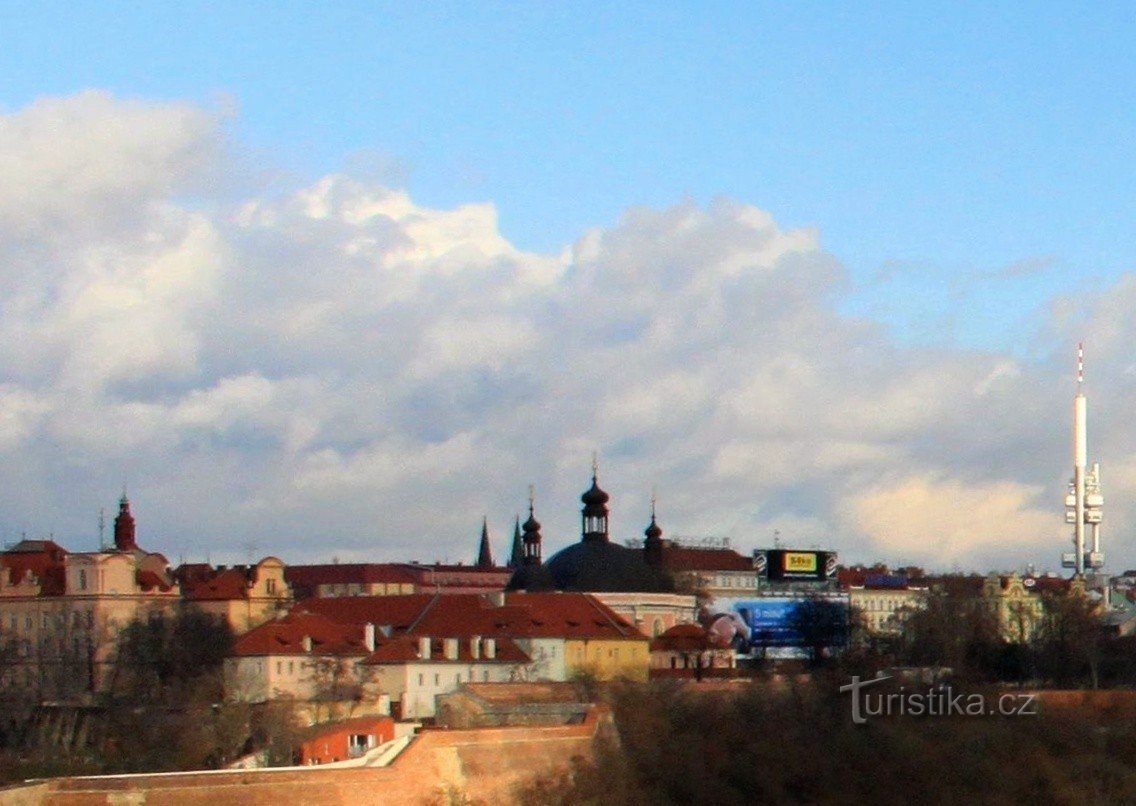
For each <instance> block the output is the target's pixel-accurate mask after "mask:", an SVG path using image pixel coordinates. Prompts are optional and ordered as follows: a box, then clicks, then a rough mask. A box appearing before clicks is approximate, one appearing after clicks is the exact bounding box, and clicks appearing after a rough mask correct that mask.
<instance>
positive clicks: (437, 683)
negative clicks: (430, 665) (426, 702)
mask: <svg viewBox="0 0 1136 806" xmlns="http://www.w3.org/2000/svg"><path fill="white" fill-rule="evenodd" d="M434 685H435V686H440V685H442V676H441V675H440V674H436V675H434Z"/></svg>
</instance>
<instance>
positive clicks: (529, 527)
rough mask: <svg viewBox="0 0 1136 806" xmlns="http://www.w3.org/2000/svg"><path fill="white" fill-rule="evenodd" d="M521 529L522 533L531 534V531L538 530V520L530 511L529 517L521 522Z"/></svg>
mask: <svg viewBox="0 0 1136 806" xmlns="http://www.w3.org/2000/svg"><path fill="white" fill-rule="evenodd" d="M521 530H522V531H524V533H525V534H527V535H531V534H532V533H533V532H539V531H540V521H538V520H537V519H536V518H535V517H534V516H533V514H532V513H531V512H530V513H529V519H528V520H527V521H525V522H524V523H523V524H521Z"/></svg>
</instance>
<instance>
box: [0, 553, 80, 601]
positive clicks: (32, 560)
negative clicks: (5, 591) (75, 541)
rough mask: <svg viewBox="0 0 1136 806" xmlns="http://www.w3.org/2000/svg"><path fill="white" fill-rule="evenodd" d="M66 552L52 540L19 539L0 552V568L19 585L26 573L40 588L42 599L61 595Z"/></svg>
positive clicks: (63, 589) (65, 573) (7, 580)
mask: <svg viewBox="0 0 1136 806" xmlns="http://www.w3.org/2000/svg"><path fill="white" fill-rule="evenodd" d="M66 561H67V550H66V549H64V548H63V547H62V546H60V545H59V544H58V543H56V542H55V541H53V540H21V541H20V542H19V543H17V544H16V545H14V546H12V547H11V548H8V549H5V550H4V551H3V552H0V568H2V569H4V571H5V572H6V576H7V579H6V580H5V581H6V582H9V583H10V584H13V585H18V584H19V583H20V582H21V581H22V580H23V579H24V578H25V577H26V576H27V575H28V574H29V573H30V574H31V575H32V576H34V577H35V579H36V580H37V581H38V582H39V585H40V595H41V596H62V595H63V593H64V592H65V591H66V588H67V571H66Z"/></svg>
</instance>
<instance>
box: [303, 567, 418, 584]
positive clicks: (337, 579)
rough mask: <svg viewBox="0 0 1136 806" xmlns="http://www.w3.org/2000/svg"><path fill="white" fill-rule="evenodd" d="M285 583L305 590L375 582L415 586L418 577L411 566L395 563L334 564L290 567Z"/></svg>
mask: <svg viewBox="0 0 1136 806" xmlns="http://www.w3.org/2000/svg"><path fill="white" fill-rule="evenodd" d="M284 579H286V580H287V581H288V582H290V583H294V584H299V585H303V586H315V585H359V584H369V583H373V582H388V583H389V582H408V583H413V582H415V581H416V580H417V579H418V576H417V575H416V574H414V573H413V572H411V571H409V570H408V566H405V565H398V564H393V563H343V564H341V563H330V564H327V565H289V566H288V567H287V568H285V569H284Z"/></svg>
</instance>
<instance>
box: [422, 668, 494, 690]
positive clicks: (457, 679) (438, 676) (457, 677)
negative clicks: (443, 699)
mask: <svg viewBox="0 0 1136 806" xmlns="http://www.w3.org/2000/svg"><path fill="white" fill-rule="evenodd" d="M476 679H477V673H476V672H470V673H469V677H468V678H465V680H466V681H467V682H471V683H472V682H473V681H475V680H476ZM453 681H454V685H459V686H460V685H461V684H462V681H463V678H462V673H461V672H454V676H453ZM481 681H482V682H483V683H488V682H489V670H488V669H482V670H481ZM425 685H426V675H425V673H423V672H419V673H418V687H419V688H422V687H424V686H425ZM441 685H442V673H441V672H435V673H434V686H435V687H438V686H441Z"/></svg>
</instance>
